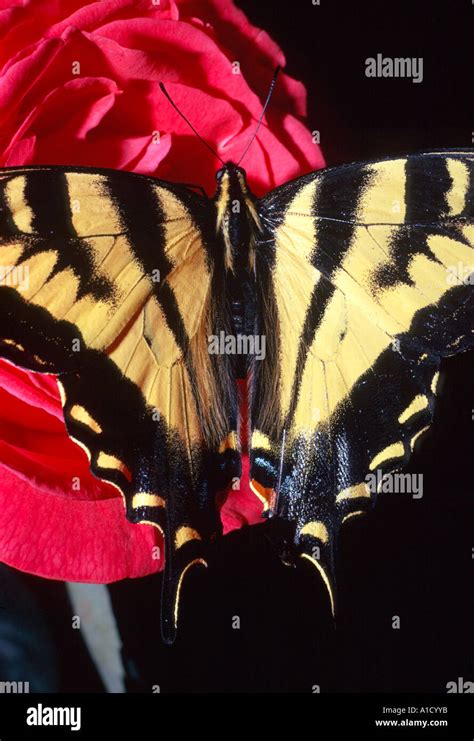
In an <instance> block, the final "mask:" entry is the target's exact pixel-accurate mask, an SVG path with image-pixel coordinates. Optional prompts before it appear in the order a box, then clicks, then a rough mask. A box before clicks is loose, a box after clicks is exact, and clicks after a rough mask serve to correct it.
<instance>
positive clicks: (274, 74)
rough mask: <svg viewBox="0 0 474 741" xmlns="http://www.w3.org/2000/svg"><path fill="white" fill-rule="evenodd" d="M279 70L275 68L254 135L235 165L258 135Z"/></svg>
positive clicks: (240, 160)
mask: <svg viewBox="0 0 474 741" xmlns="http://www.w3.org/2000/svg"><path fill="white" fill-rule="evenodd" d="M280 69H281V67H280V65H278V67H277V68H276V69H275V72H274V73H273V77H272V81H271V83H270V88H269V90H268V95H267V99H266V101H265V105H264V106H263V110H262V113H261V114H260V118H259V119H258V124H257V128H256V129H255V131H254V133H253V136H252V138H251V139H250V141H249V143H248V144H247V146H246V147H245V149H244V153H243V155H242V157H241V158H240V159H239V161H238V162H237V164H238V165H240V163H241V162H242V160H243V158H244V157H245V155H246V154H247V152H248V151H249V149H250V147H251V145H252V144H253V142H254V140H255V137H256V136H257V134H258V130H259V128H260V126H261V124H262V121H263V117H264V115H265V111H266V110H267V108H268V104H269V103H270V99H271V97H272V94H273V91H274V89H275V85H276V81H277V77H278V75H279V73H280Z"/></svg>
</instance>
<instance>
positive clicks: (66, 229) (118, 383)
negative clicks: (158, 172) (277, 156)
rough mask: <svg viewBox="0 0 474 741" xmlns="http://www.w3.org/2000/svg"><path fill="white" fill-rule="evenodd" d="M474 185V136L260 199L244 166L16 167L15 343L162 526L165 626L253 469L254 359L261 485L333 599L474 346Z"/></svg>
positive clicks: (99, 456) (294, 547)
mask: <svg viewBox="0 0 474 741" xmlns="http://www.w3.org/2000/svg"><path fill="white" fill-rule="evenodd" d="M473 192H474V155H473V153H472V152H471V151H469V150H467V151H457V150H446V151H438V152H428V153H421V154H416V155H407V156H403V157H396V158H391V159H387V160H381V161H376V162H371V163H360V164H354V165H348V166H343V167H337V168H332V169H328V170H323V171H320V172H315V173H310V174H308V175H304V176H302V177H300V178H297V179H296V180H294V181H291V182H289V183H286V184H284V185H282V186H280V187H279V188H277V189H276V190H274V191H272V192H270V193H269V194H268V195H267V196H265V197H264V198H261V199H256V198H255V197H254V196H253V195H252V193H251V191H250V189H249V187H248V185H247V181H246V177H245V173H244V172H243V170H242V169H241V168H239V167H238V166H237V165H234V164H232V163H227V164H225V165H224V167H223V168H222V169H221V171H219V173H218V176H217V190H216V195H215V197H214V198H213V199H207V198H203V197H201V196H198V195H197V194H196V193H193V192H192V191H191V190H189V189H188V188H184V187H182V186H178V185H175V184H173V183H169V182H166V181H162V180H156V179H153V178H149V177H144V176H139V175H133V174H131V173H125V172H118V171H111V170H94V169H90V168H76V167H65V168H58V167H46V166H45V167H43V166H32V167H21V168H7V169H4V170H1V171H0V279H1V280H0V357H3V358H5V359H7V360H9V361H10V362H13V363H15V364H17V365H19V366H22V367H24V368H27V369H30V370H33V371H36V372H43V373H44V372H46V373H53V374H55V375H56V376H57V377H58V382H59V385H60V388H61V395H62V402H63V409H64V418H65V422H66V426H67V429H68V432H69V434H70V435H71V437H72V438H73V439H74V440H76V441H78V442H79V443H80V444H81V446H82V447H83V448H84V449H85V450H86V452H87V454H88V457H89V460H90V467H91V470H92V472H93V473H94V475H95V476H97V477H98V478H100V479H102V480H104V481H107V482H110V483H112V484H114V486H115V487H116V488H117V489H118V490H119V491H120V493H121V494H122V496H123V500H124V504H125V512H126V516H127V517H128V519H129V520H130V521H131V522H133V523H137V524H139V523H147V524H152V525H153V526H155V527H156V528H158V529H159V530H160V531H161V533H162V534H163V536H164V540H165V549H166V553H165V575H164V581H163V590H164V591H163V607H162V611H163V612H162V633H163V636H164V638H165V640H167V641H168V642H171V641H172V640H173V639H174V635H175V632H176V626H177V615H178V602H179V595H180V590H181V588H182V582H183V578H184V576H185V574H186V572H187V571H188V569H189V568H191V566H193V565H195V564H202V565H204V564H206V562H207V558H208V552H209V548H210V544H211V543H212V541H213V539H215V537H216V536H218V535H219V534H220V532H221V524H220V517H219V510H218V507H217V506H216V501H217V497H218V496H219V497H220V499H222V494H223V493H227V494H228V493H229V491H232V489H233V487H234V484H235V482H236V481H238V480H239V479H240V477H241V476H242V463H241V457H242V456H241V438H243V437H244V435H243V434H242V430H241V423H240V421H239V393H238V385H237V378H239V377H240V378H245V379H247V386H248V395H249V416H250V419H249V433H250V434H249V440H248V454H249V467H250V471H249V475H248V477H249V481H248V483H249V487H250V489H251V491H252V492H253V493H254V494H255V496H256V497H258V499H259V500H260V502H261V506H262V513H263V514H265V513H266V515H267V516H271V520H272V522H273V523H274V524H278V523H275V520H282V521H284V522H282V523H281V524H282V530H281V531H282V533H284V537H282V553H283V557H284V560H285V561H286V562H288V563H290V562H293V561H294V558H295V557H296V558H297V559H299V558H301V557H303V558H306V559H308V560H309V561H310V562H311V563H312V564H313V565H314V567H315V568H316V569H317V570H318V571H319V572H320V574H321V576H322V578H323V581H324V583H325V585H326V586H327V588H328V594H329V598H330V602H331V606H332V608H333V609H334V604H335V603H334V599H335V597H334V543H335V540H336V538H337V535H338V532H339V530H340V528H341V526H342V525H343V523H344V522H345V521H346V520H348V519H349V518H351V517H353V516H354V515H356V514H360V513H362V512H364V511H366V510H367V509H368V508H371V507H372V506H373V505H374V502H375V500H376V497H377V494H378V488H377V487H378V486H379V484H378V483H377V482H378V481H379V480H381V477H387V476H388V477H390V476H395V475H396V472H397V471H399V470H400V469H401V468H402V467H403V466H404V465H405V464H406V463H407V461H408V459H409V457H410V455H411V452H412V450H413V448H414V446H415V444H416V442H417V440H418V438H419V437H420V435H421V434H422V433H423V432H424V431H426V429H428V427H429V425H430V423H431V420H432V416H433V408H434V400H435V395H436V388H437V378H438V372H439V367H440V363H441V360H442V358H443V357H446V356H448V355H452V354H454V353H456V352H461V351H463V350H466V349H468V348H469V347H471V346H472V342H473V335H474V333H473V329H474V328H473V321H472V317H473V315H474V308H473V304H474V300H473V288H472V283H471V282H470V280H469V279H468V280H466V278H465V276H466V275H469V276H470V275H471V273H473V272H474V270H473V265H474V257H473V254H474V249H473V245H474V234H473V231H474V216H473V209H474V206H473ZM459 266H461V267H462V270H460V269H459ZM26 277H27V280H26ZM22 278H25V280H22ZM239 335H241V336H242V337H241V340H242V339H245V341H246V344H245V343H243V342H241V343H240V345H239V343H238V337H239ZM221 337H224V338H225V342H224V343H222V342H221ZM210 338H213V342H214V340H215V342H214V344H213V345H212V347H213V348H214V349H215V350H216V351H215V352H214V351H212V350H211V343H210ZM216 338H217V339H216ZM259 339H261V340H262V341H263V339H264V340H265V352H260V353H256V352H255V348H256V344H255V343H256V342H257V340H259ZM252 341H253V343H254V344H253V345H252ZM262 347H263V345H262ZM379 474H380V475H379ZM374 481H375V484H374ZM275 515H278V517H275ZM270 524H272V523H268V525H270ZM277 529H278V528H277ZM283 541H284V542H283ZM290 551H291V553H292V554H293V555H292V556H291V558H290V557H289V556H288V553H289V552H290ZM295 554H296V555H295Z"/></svg>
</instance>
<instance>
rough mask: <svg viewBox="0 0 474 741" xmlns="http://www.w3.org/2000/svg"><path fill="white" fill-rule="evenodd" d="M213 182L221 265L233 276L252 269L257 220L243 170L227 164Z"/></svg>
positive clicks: (258, 223)
mask: <svg viewBox="0 0 474 741" xmlns="http://www.w3.org/2000/svg"><path fill="white" fill-rule="evenodd" d="M216 180H217V190H216V195H215V196H214V203H215V207H216V231H217V234H218V235H220V236H221V237H222V241H223V246H224V260H225V266H226V268H227V269H228V270H230V271H232V272H233V273H237V272H239V271H240V270H246V269H247V270H254V266H255V250H254V241H255V239H254V235H255V232H256V231H257V232H258V231H259V230H260V220H259V217H258V214H257V211H256V208H255V198H254V196H253V194H252V193H251V191H250V190H249V188H248V186H247V179H246V174H245V170H243V169H242V168H241V167H239V166H238V165H235V164H234V163H233V162H227V163H226V164H225V165H224V167H221V169H220V170H218V172H217V173H216Z"/></svg>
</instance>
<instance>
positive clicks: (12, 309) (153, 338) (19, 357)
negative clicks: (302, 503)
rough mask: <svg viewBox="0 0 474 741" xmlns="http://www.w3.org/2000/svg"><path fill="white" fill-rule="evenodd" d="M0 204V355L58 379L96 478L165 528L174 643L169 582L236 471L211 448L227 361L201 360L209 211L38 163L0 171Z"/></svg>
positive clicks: (234, 463) (190, 557)
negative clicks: (118, 492) (117, 490)
mask: <svg viewBox="0 0 474 741" xmlns="http://www.w3.org/2000/svg"><path fill="white" fill-rule="evenodd" d="M0 207H1V210H0V271H1V276H0V278H1V280H0V311H1V324H0V356H2V357H3V358H6V359H7V360H10V361H12V362H14V363H16V364H17V365H19V366H22V367H25V368H28V369H31V370H34V371H41V372H47V373H54V374H56V375H58V378H59V385H60V390H61V396H62V400H63V406H64V413H65V420H66V424H67V427H68V430H69V433H70V435H71V436H72V437H73V438H74V439H75V440H76V441H77V442H79V443H80V444H81V445H82V447H84V448H85V449H86V451H87V454H88V456H89V458H90V465H91V469H92V471H93V473H94V474H95V475H96V476H98V477H100V478H102V479H104V480H106V481H110V482H111V483H113V484H115V485H116V486H117V487H118V488H119V490H120V491H121V493H122V494H123V496H124V500H125V506H126V511H127V516H128V517H129V519H130V520H131V521H132V522H150V523H152V524H154V525H156V526H158V527H159V528H160V529H161V530H162V531H163V532H164V535H165V542H166V547H167V556H166V570H167V572H168V573H167V576H168V577H170V576H171V578H167V579H166V580H165V584H166V586H165V589H167V590H168V593H165V597H164V598H165V602H167V603H169V604H168V606H166V605H165V616H164V620H165V625H164V626H163V627H164V633H165V634H167V637H168V638H171V637H172V635H173V632H174V629H175V622H176V610H177V606H176V600H177V592H178V591H179V585H180V580H181V578H182V574H183V573H184V570H186V569H187V568H188V566H189V565H190V563H192V562H204V559H203V544H204V543H205V541H206V540H208V539H209V538H210V537H211V536H213V535H214V533H215V532H216V531H217V530H218V529H219V527H220V522H219V517H218V514H217V512H216V508H215V504H214V497H215V492H216V490H217V489H220V488H224V485H225V483H226V482H227V481H228V480H229V479H231V478H232V476H233V475H235V470H234V469H236V467H237V468H238V459H237V454H236V452H235V451H234V450H232V449H230V450H226V451H224V454H219V452H218V450H219V446H220V445H221V444H222V441H223V440H225V439H226V438H227V437H229V435H232V431H233V430H234V431H235V429H236V400H235V398H234V385H233V384H232V383H231V382H230V373H231V370H230V368H229V367H228V366H227V356H225V355H224V356H210V355H209V354H208V352H207V339H206V338H207V335H208V333H209V331H210V329H209V328H210V326H211V324H212V326H215V317H216V316H218V317H220V318H221V322H224V321H225V319H223V318H222V317H225V305H224V296H223V291H222V290H221V286H220V282H221V281H222V276H223V274H224V270H223V266H222V265H221V264H220V263H219V261H220V260H221V259H223V258H221V256H220V255H219V252H218V251H217V250H216V249H215V244H214V241H215V240H214V239H213V237H214V233H213V231H212V230H213V229H214V223H213V222H212V220H210V218H209V207H208V206H207V202H206V201H205V200H204V199H203V198H202V197H200V196H198V195H196V194H194V193H192V192H191V191H189V190H187V189H184V188H179V187H178V186H173V185H171V184H167V183H162V182H160V181H156V180H152V179H150V178H146V177H142V176H136V175H132V174H130V173H122V172H116V171H106V170H104V171H91V170H86V169H74V168H48V167H31V168H13V169H11V170H3V171H2V172H1V174H0ZM223 328H224V326H223ZM234 436H235V432H234ZM227 447H228V446H227Z"/></svg>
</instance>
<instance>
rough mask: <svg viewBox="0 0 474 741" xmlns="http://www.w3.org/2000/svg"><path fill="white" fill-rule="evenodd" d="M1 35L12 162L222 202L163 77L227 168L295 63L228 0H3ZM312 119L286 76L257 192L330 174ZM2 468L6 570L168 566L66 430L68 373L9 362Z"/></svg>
mask: <svg viewBox="0 0 474 741" xmlns="http://www.w3.org/2000/svg"><path fill="white" fill-rule="evenodd" d="M0 35H1V36H2V45H1V47H0V66H1V67H2V72H1V74H0V111H1V126H0V165H1V166H6V165H21V164H68V165H89V166H95V167H113V168H117V169H125V170H132V171H134V172H141V173H145V174H149V175H154V176H157V177H160V178H164V179H168V180H172V181H175V182H186V183H195V184H199V185H203V186H204V187H205V188H206V190H207V191H208V193H209V194H210V193H212V191H213V188H214V183H215V170H216V164H217V163H216V160H215V158H213V157H212V155H211V154H210V153H209V152H208V151H207V150H206V149H205V148H204V147H202V145H201V144H200V143H199V141H198V140H197V139H196V138H195V137H194V136H193V135H192V133H191V132H190V131H189V129H188V128H187V126H186V124H185V122H184V121H183V120H182V119H181V118H180V117H179V116H178V115H177V113H176V112H175V111H174V110H173V108H172V107H171V105H170V104H169V102H168V101H167V100H166V99H165V98H164V96H163V94H162V93H161V91H160V90H159V87H158V83H159V82H160V81H164V82H165V83H166V86H167V89H168V91H169V92H170V94H171V96H172V97H173V99H174V100H175V102H176V104H177V105H178V106H179V107H180V108H181V110H182V111H183V112H184V113H185V114H186V116H188V118H189V119H190V120H191V121H192V123H193V124H194V125H195V126H196V128H197V130H198V131H199V133H200V134H201V135H202V136H203V137H204V139H205V140H206V141H208V142H209V144H210V145H211V146H212V147H213V148H214V149H215V150H216V151H217V152H218V153H219V155H220V156H221V157H222V159H224V160H228V159H233V160H237V159H238V158H239V156H240V155H241V153H242V151H243V150H244V148H245V145H246V144H247V142H248V140H249V138H250V136H251V135H252V133H253V131H254V130H255V126H256V122H257V119H258V117H259V116H260V113H261V109H262V100H263V99H264V97H265V95H266V92H267V88H268V84H269V81H270V79H271V75H272V70H273V69H274V67H275V66H276V65H277V64H280V65H284V61H285V60H284V57H283V54H282V52H281V51H280V49H279V48H278V47H277V46H276V45H275V44H274V42H273V41H272V40H271V39H270V38H269V36H268V35H267V34H266V33H265V32H263V31H261V30H260V29H257V28H255V27H254V26H252V25H251V24H250V23H249V21H248V20H247V18H246V17H245V15H244V14H243V13H242V12H241V11H240V10H238V9H237V8H236V7H235V6H234V5H233V3H232V2H231V1H230V0H199V2H198V1H197V0H178V1H177V2H174V1H173V0H138V1H137V0H102V1H101V2H91V3H87V2H85V1H84V0H50V2H47V3H43V2H41V1H40V0H30V1H29V2H25V3H23V4H22V5H18V4H17V3H16V2H15V0H0ZM236 73H237V74H236ZM304 114H305V91H304V88H303V86H302V85H301V84H300V83H298V82H296V81H295V80H292V79H291V78H289V77H287V76H286V75H283V74H282V75H281V76H280V78H279V81H278V85H277V90H276V92H275V95H274V98H273V100H272V104H271V107H270V110H269V111H268V113H267V115H266V122H265V123H264V125H263V126H262V127H261V129H260V131H259V134H258V137H257V140H256V142H255V143H254V144H253V146H252V147H251V149H250V150H249V153H248V155H247V156H246V159H245V162H244V165H245V168H246V170H247V173H248V179H249V183H250V186H251V187H252V188H253V190H254V192H256V193H257V194H261V193H263V192H265V191H266V190H268V189H270V188H272V187H274V186H275V185H278V184H280V183H281V182H283V181H285V180H288V179H290V178H292V177H294V176H296V175H299V174H302V173H304V172H308V171H310V170H313V169H317V168H318V167H321V166H322V165H323V164H324V162H323V158H322V155H321V152H320V151H319V148H318V147H317V146H316V145H315V144H314V143H313V141H312V137H311V134H310V132H309V131H308V130H307V129H306V128H305V127H304V125H303V124H302V123H301V121H300V120H299V119H298V118H297V117H298V116H303V115H304ZM0 461H1V463H0V558H1V559H2V560H3V561H5V562H6V563H9V564H11V565H12V566H15V567H17V568H20V569H22V570H25V571H29V572H32V573H36V574H39V575H42V576H46V577H49V578H57V579H65V580H71V581H94V582H109V581H114V580H117V579H121V578H124V577H136V576H143V575H145V574H149V573H151V572H153V571H157V570H159V568H160V567H161V559H160V558H159V557H157V556H159V552H158V550H157V549H154V548H153V546H155V545H156V544H157V543H158V541H157V530H156V529H155V528H152V527H150V526H148V525H140V526H137V525H132V524H130V523H129V522H128V521H127V520H126V518H125V516H124V509H123V504H122V499H121V497H120V496H119V495H118V493H117V491H116V490H115V489H114V488H113V487H112V486H109V485H108V484H105V483H103V482H101V481H98V480H97V479H95V478H94V477H93V476H92V475H91V474H90V472H89V469H88V462H87V458H86V456H85V454H84V453H83V451H82V450H81V449H80V448H79V447H78V446H77V445H75V444H74V443H73V442H72V441H71V440H70V439H69V437H68V436H67V433H66V429H65V426H64V422H63V418H62V409H61V404H60V399H59V394H58V390H57V386H56V381H55V379H54V378H52V377H48V376H41V375H39V374H32V373H26V372H24V371H20V370H19V369H17V368H15V367H13V366H12V365H10V364H8V363H7V362H4V361H0ZM74 477H79V478H80V481H81V486H80V490H79V491H76V489H75V485H74V481H75V479H74ZM260 511H261V506H260V503H259V502H258V500H256V498H255V497H251V498H249V497H248V495H247V493H246V492H244V491H243V490H242V491H240V492H233V493H232V495H231V496H230V497H229V499H228V502H227V503H226V505H225V508H224V510H223V522H224V530H225V531H228V530H230V529H232V528H233V527H238V526H240V525H241V524H242V523H243V522H255V521H257V520H258V519H259V517H260ZM158 544H159V543H158ZM161 552H162V549H161Z"/></svg>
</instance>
